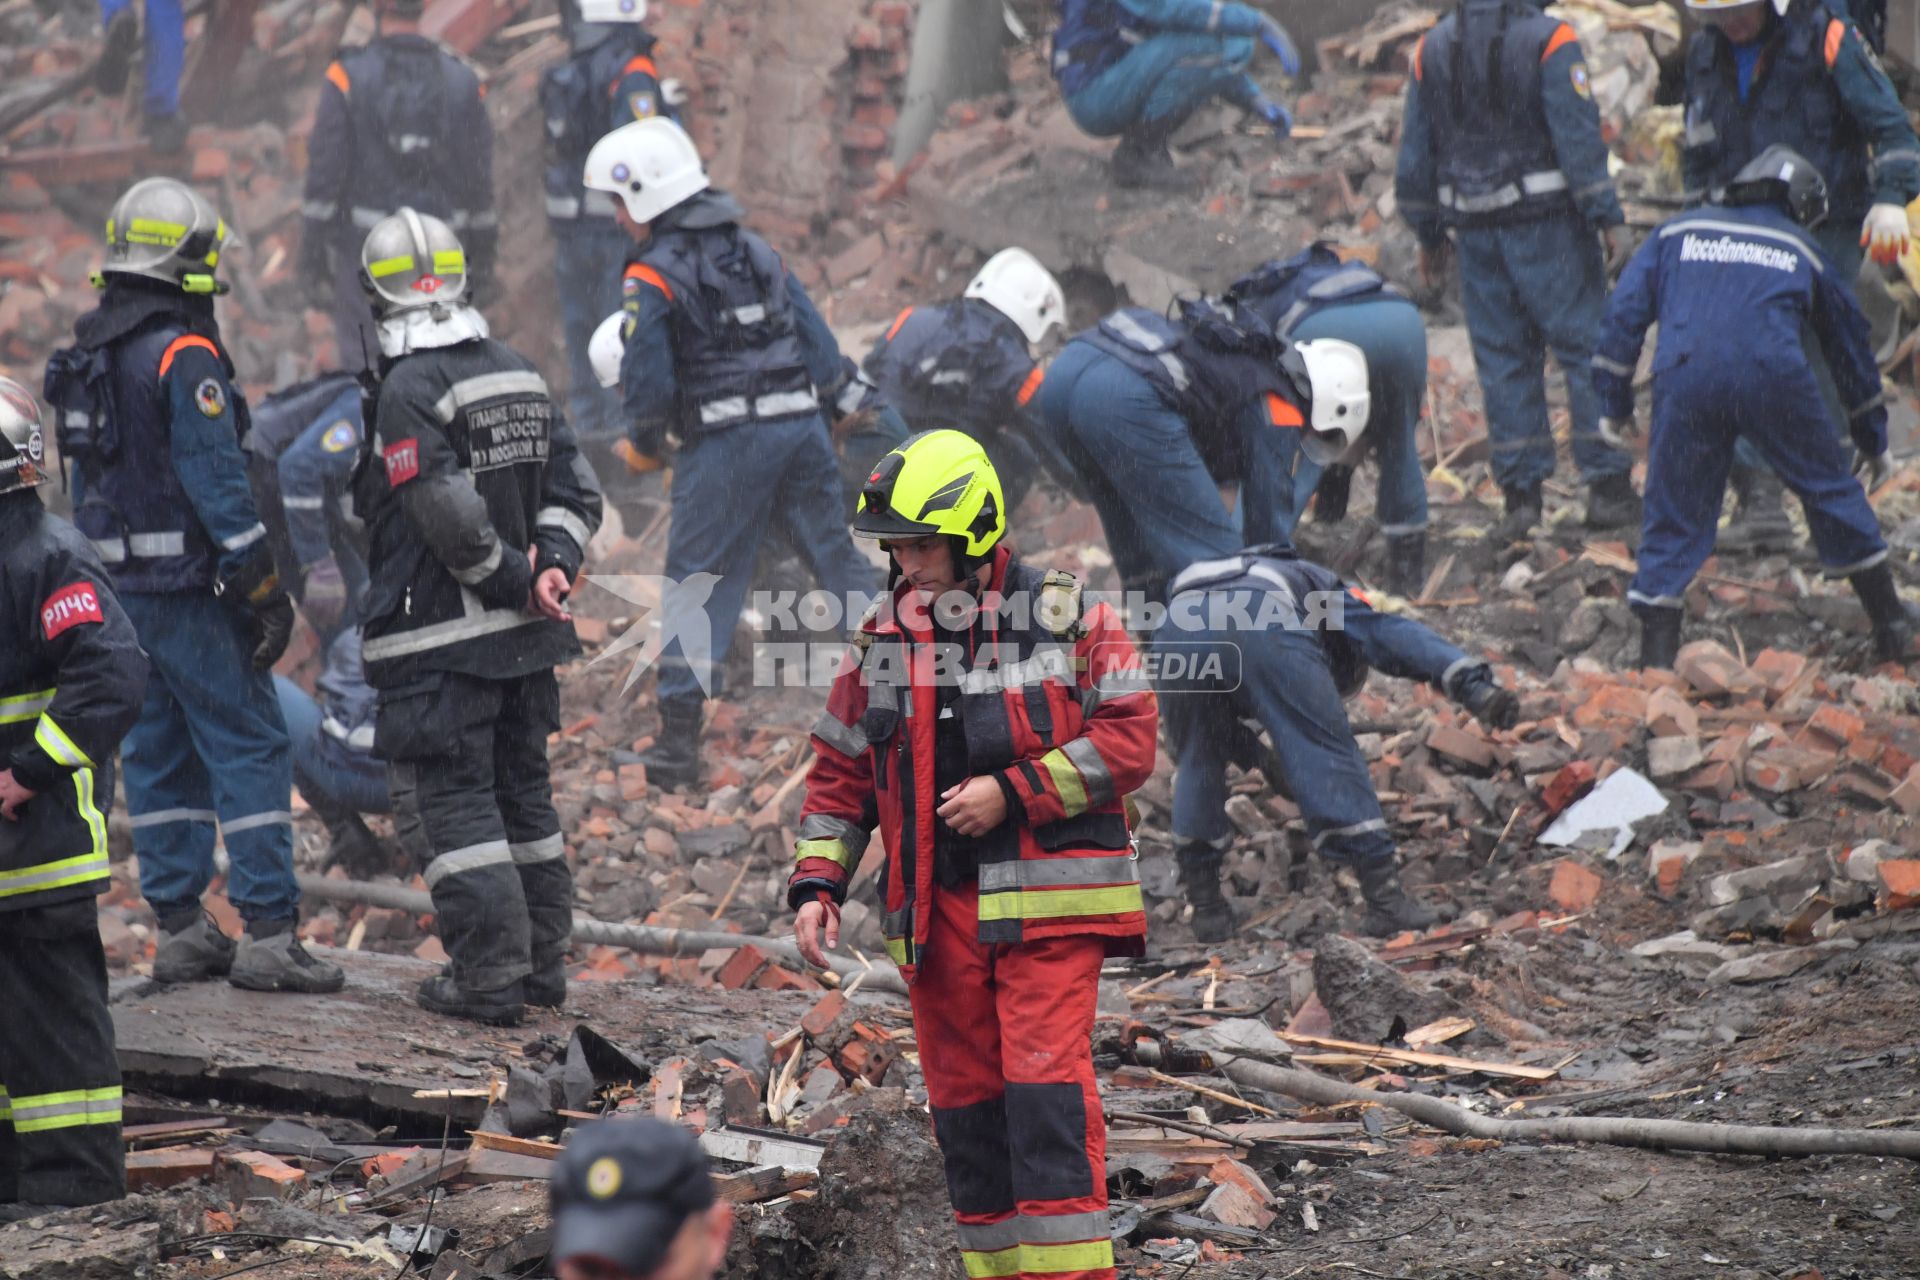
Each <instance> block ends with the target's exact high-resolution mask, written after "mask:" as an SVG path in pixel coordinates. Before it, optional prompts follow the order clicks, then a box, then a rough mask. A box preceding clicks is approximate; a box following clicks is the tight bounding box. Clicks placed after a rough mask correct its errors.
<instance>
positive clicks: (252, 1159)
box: [216, 1151, 307, 1204]
mask: <svg viewBox="0 0 1920 1280" xmlns="http://www.w3.org/2000/svg"><path fill="white" fill-rule="evenodd" d="M216 1165H217V1168H218V1169H219V1171H220V1176H221V1180H222V1182H224V1183H225V1185H226V1188H227V1193H228V1194H229V1195H231V1196H232V1197H233V1202H234V1203H235V1204H244V1203H246V1202H247V1201H249V1200H263V1199H264V1200H286V1199H288V1198H290V1197H292V1196H293V1195H294V1194H295V1193H297V1192H299V1191H300V1190H302V1189H303V1188H304V1187H305V1185H306V1181H307V1174H306V1171H305V1170H304V1169H296V1168H294V1167H293V1166H292V1165H290V1164H288V1163H286V1162H285V1161H284V1160H279V1159H276V1158H275V1157H273V1156H270V1155H268V1154H267V1153H266V1152H264V1151H222V1152H221V1153H220V1155H219V1159H218V1161H217V1162H216Z"/></svg>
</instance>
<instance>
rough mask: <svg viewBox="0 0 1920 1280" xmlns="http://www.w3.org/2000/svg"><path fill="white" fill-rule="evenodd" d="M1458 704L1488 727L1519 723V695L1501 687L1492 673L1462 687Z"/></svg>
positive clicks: (1510, 725)
mask: <svg viewBox="0 0 1920 1280" xmlns="http://www.w3.org/2000/svg"><path fill="white" fill-rule="evenodd" d="M1461 692H1462V694H1463V695H1464V696H1463V697H1462V698H1461V699H1460V705H1461V706H1463V707H1465V708H1466V709H1467V711H1468V712H1469V713H1470V714H1471V715H1472V716H1473V718H1474V719H1475V720H1478V721H1479V722H1480V723H1481V724H1483V725H1485V726H1487V728H1489V729H1511V728H1513V726H1514V725H1516V724H1518V723H1520V697H1519V695H1518V694H1516V693H1514V691H1513V690H1511V689H1503V688H1501V687H1500V685H1499V682H1498V681H1496V680H1495V679H1494V678H1493V676H1492V675H1488V676H1486V677H1485V678H1484V679H1481V680H1476V681H1475V682H1474V683H1473V684H1471V685H1469V686H1468V687H1467V688H1465V689H1463V690H1462V691H1461Z"/></svg>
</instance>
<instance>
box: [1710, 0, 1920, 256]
mask: <svg viewBox="0 0 1920 1280" xmlns="http://www.w3.org/2000/svg"><path fill="white" fill-rule="evenodd" d="M1686 102H1687V108H1686V112H1687V114H1686V135H1685V149H1684V150H1683V152H1682V153H1681V164H1682V169H1683V171H1684V173H1685V178H1686V190H1687V198H1688V200H1689V202H1697V201H1701V200H1705V199H1707V198H1708V196H1709V195H1710V194H1711V192H1712V189H1713V188H1714V187H1717V186H1720V185H1722V184H1724V183H1727V182H1730V181H1732V180H1733V177H1734V175H1735V174H1737V173H1739V172H1740V170H1741V169H1743V168H1745V167H1746V165H1747V163H1748V162H1749V161H1750V160H1752V159H1753V158H1754V157H1755V156H1758V155H1759V154H1760V153H1761V152H1762V151H1765V150H1766V149H1767V148H1768V147H1770V146H1773V145H1775V144H1779V145H1782V146H1787V147H1791V148H1792V149H1793V150H1795V151H1797V152H1799V153H1800V154H1801V155H1802V156H1805V157H1806V158H1807V160H1809V161H1810V162H1811V163H1812V164H1813V167H1814V168H1816V169H1818V170H1819V171H1820V176H1821V177H1823V178H1825V179H1826V180H1827V192H1828V203H1829V206H1830V208H1829V211H1828V214H1827V220H1826V222H1824V223H1823V224H1821V226H1819V227H1818V228H1816V229H1815V231H1814V233H1813V235H1814V239H1815V240H1816V241H1817V242H1818V243H1819V245H1820V247H1821V248H1822V249H1824V250H1826V253H1827V256H1828V257H1829V258H1831V259H1832V260H1833V264H1834V266H1835V267H1836V268H1837V271H1836V272H1835V274H1836V275H1837V276H1838V277H1839V279H1840V282H1841V283H1842V284H1843V285H1845V286H1846V287H1847V288H1849V289H1850V288H1852V287H1853V279H1854V277H1855V276H1856V275H1857V274H1859V271H1860V260H1861V256H1862V249H1861V246H1860V224H1861V222H1862V221H1863V220H1864V219H1865V217H1866V215H1867V210H1868V208H1869V207H1870V206H1872V205H1875V204H1896V205H1900V206H1902V207H1904V206H1905V205H1906V204H1908V203H1909V202H1910V201H1911V200H1913V198H1914V197H1915V196H1920V140H1916V138H1915V137H1914V133H1913V125H1912V123H1911V122H1910V121H1909V120H1908V119H1907V111H1906V108H1905V107H1903V106H1902V105H1901V103H1900V95H1899V94H1898V93H1897V92H1896V91H1895V90H1894V87H1893V85H1892V83H1891V82H1890V81H1888V79H1887V76H1886V73H1885V72H1884V71H1882V70H1881V69H1880V65H1879V63H1877V62H1876V61H1875V60H1874V58H1873V54H1872V53H1871V51H1870V50H1869V49H1868V48H1867V44H1866V42H1865V41H1864V40H1863V39H1862V38H1861V35H1860V32H1859V31H1858V30H1857V29H1856V28H1855V27H1854V26H1853V24H1852V23H1851V22H1848V21H1847V20H1846V15H1845V12H1844V10H1843V9H1832V8H1829V6H1827V5H1823V4H1820V3H1818V0H1794V3H1793V5H1792V6H1791V7H1790V8H1789V9H1788V10H1787V13H1786V16H1785V17H1781V18H1770V19H1769V21H1768V24H1767V28H1766V30H1765V31H1764V32H1763V33H1762V34H1761V36H1760V38H1759V39H1758V40H1757V41H1755V42H1754V43H1753V44H1751V45H1748V46H1745V47H1736V46H1735V45H1734V44H1733V42H1732V41H1730V40H1728V39H1727V37H1726V35H1725V33H1724V32H1722V31H1721V30H1720V29H1719V28H1718V27H1714V26H1711V25H1707V26H1703V27H1701V28H1700V30H1698V31H1696V32H1694V34H1693V40H1692V42H1691V43H1690V44H1689V45H1688V46H1687V83H1686Z"/></svg>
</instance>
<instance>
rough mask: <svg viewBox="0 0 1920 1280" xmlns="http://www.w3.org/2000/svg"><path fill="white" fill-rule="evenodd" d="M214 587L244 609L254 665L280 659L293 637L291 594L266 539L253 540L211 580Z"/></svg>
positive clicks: (267, 664)
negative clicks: (247, 550) (246, 552)
mask: <svg viewBox="0 0 1920 1280" xmlns="http://www.w3.org/2000/svg"><path fill="white" fill-rule="evenodd" d="M213 590H214V594H215V595H217V596H220V597H221V598H222V599H226V600H231V601H233V602H234V603H235V604H236V605H238V606H239V607H240V608H242V609H244V610H246V613H247V620H248V623H249V624H250V627H251V630H252V631H253V669H254V670H255V671H266V670H268V669H269V668H271V667H272V666H273V664H274V663H276V662H278V661H280V655H281V654H283V653H285V652H286V651H287V645H288V644H289V643H290V642H291V641H292V640H293V598H292V597H291V596H289V595H288V594H287V589H286V588H285V587H283V586H281V585H280V573H279V571H278V570H277V569H275V568H274V565H273V552H272V551H271V550H269V549H268V547H267V543H266V540H265V539H264V538H263V539H261V540H260V541H259V542H256V543H254V544H253V547H252V548H251V554H249V555H248V556H247V558H246V559H245V560H244V561H242V562H241V563H240V565H239V566H238V567H237V568H235V569H233V570H231V571H230V572H229V573H228V575H227V576H226V577H225V578H222V579H221V580H219V581H218V582H216V583H214V588H213Z"/></svg>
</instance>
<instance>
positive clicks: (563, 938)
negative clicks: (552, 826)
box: [514, 836, 573, 1009]
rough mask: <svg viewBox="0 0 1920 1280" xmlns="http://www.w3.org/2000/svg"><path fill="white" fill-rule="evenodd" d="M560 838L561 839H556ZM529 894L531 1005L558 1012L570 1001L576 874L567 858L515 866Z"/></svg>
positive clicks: (528, 950) (523, 887) (521, 882)
mask: <svg viewBox="0 0 1920 1280" xmlns="http://www.w3.org/2000/svg"><path fill="white" fill-rule="evenodd" d="M555 838H556V839H558V837H557V836H556V837H555ZM514 870H515V871H517V872H518V873H519V875H520V888H521V890H522V891H523V892H524V893H525V894H526V895H527V923H528V926H529V927H528V931H527V944H528V945H527V954H528V958H529V959H530V961H531V962H532V964H533V972H532V973H531V974H529V975H528V976H527V981H526V995H527V1003H528V1004H530V1005H536V1006H538V1007H540V1008H542V1009H558V1008H559V1007H560V1006H561V1005H562V1004H564V1003H566V999H567V944H568V942H570V941H571V940H572V938H573V873H572V872H571V871H569V870H568V869H567V860H566V858H565V857H564V856H562V857H558V858H546V859H543V860H541V861H539V862H522V863H519V864H517V865H516V866H515V868H514Z"/></svg>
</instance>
